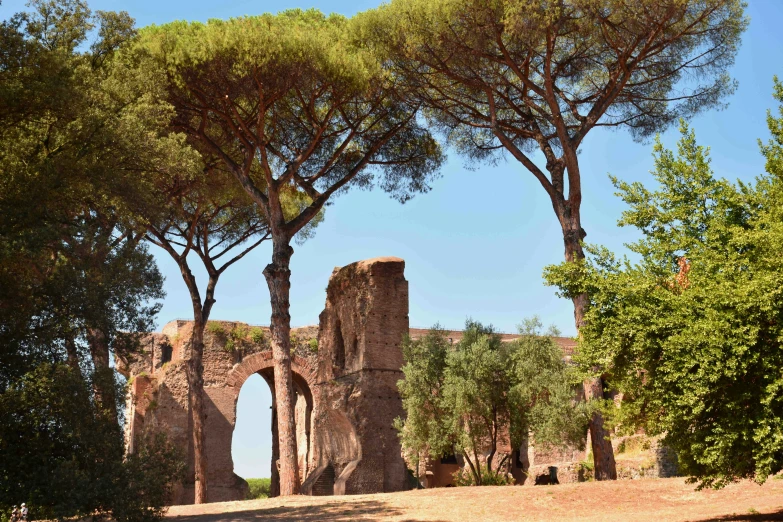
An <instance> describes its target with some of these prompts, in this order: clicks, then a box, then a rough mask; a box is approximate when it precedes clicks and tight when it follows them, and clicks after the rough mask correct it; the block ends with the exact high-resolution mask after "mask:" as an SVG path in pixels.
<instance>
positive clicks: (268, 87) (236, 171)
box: [135, 10, 442, 495]
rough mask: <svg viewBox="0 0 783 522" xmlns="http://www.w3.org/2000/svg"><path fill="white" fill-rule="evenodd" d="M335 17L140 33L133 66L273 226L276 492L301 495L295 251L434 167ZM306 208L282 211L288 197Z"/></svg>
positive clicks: (411, 117) (392, 91)
mask: <svg viewBox="0 0 783 522" xmlns="http://www.w3.org/2000/svg"><path fill="white" fill-rule="evenodd" d="M351 31H352V27H351V25H350V24H349V22H348V20H346V19H345V18H343V17H341V16H337V15H332V16H329V17H326V16H324V15H322V14H321V13H319V12H317V11H315V10H310V11H299V10H295V11H286V12H283V13H281V14H278V15H262V16H253V17H243V18H236V19H232V20H228V21H223V20H211V21H210V22H208V23H207V24H200V23H184V22H175V23H171V24H167V25H163V26H153V27H148V28H146V29H144V30H143V31H141V38H140V41H139V44H138V45H137V47H136V53H135V54H136V58H135V59H136V60H137V61H138V63H139V64H140V66H142V67H146V66H147V64H153V65H152V66H151V68H153V69H154V68H155V67H157V70H159V71H163V73H164V74H165V75H166V76H167V78H168V79H169V84H168V95H167V100H168V101H169V102H170V103H171V105H172V106H173V107H174V109H175V111H176V116H175V118H174V121H173V128H174V129H176V130H179V131H182V132H184V133H185V134H186V135H187V136H188V139H189V142H190V143H191V144H192V145H193V146H194V148H196V149H197V150H198V151H200V152H201V153H202V154H203V155H205V156H207V157H214V158H217V159H219V160H220V161H221V162H222V164H223V168H224V169H225V170H227V171H228V172H230V173H231V174H232V175H233V176H234V178H235V179H236V181H237V182H238V183H239V185H240V186H241V187H242V188H243V189H244V190H245V191H246V192H247V194H248V195H249V196H250V198H251V199H252V200H253V202H254V203H255V204H256V205H257V207H258V209H259V211H260V212H261V213H263V215H264V217H265V218H266V221H267V223H268V225H269V230H270V234H271V239H272V260H271V263H270V264H269V265H267V267H266V268H265V269H264V276H265V278H266V281H267V285H268V287H269V293H270V300H271V307H272V318H271V339H270V340H271V344H272V351H273V353H274V361H275V400H276V402H277V411H278V415H279V417H278V428H279V429H278V431H279V440H280V491H281V494H283V495H291V494H296V493H297V492H298V490H299V473H298V470H297V459H296V436H295V426H294V410H293V408H294V395H293V388H292V381H291V355H290V314H289V308H290V302H289V291H290V260H291V256H292V255H293V248H292V247H291V241H292V240H293V239H294V237H295V236H296V235H297V234H298V233H300V232H301V231H302V230H303V229H304V228H305V227H306V226H307V225H308V223H310V222H312V220H314V219H316V218H317V216H318V215H319V214H320V212H321V211H322V209H323V208H324V206H325V205H326V204H327V203H328V202H330V201H333V196H335V195H336V194H337V193H338V192H345V191H347V190H349V189H351V188H369V187H371V186H373V185H374V184H378V185H380V186H381V188H383V189H384V190H386V191H387V192H389V193H391V194H392V195H393V196H394V197H395V198H397V199H399V200H401V201H405V200H407V199H408V198H409V197H411V196H412V194H414V193H416V192H420V191H425V190H427V189H428V181H429V180H430V179H431V177H432V175H433V174H434V173H435V172H436V170H437V169H438V167H439V166H440V163H441V159H442V158H441V153H440V149H439V148H438V145H437V143H436V142H435V141H434V140H433V139H432V138H431V137H430V135H429V133H428V132H427V130H426V129H424V128H423V127H422V126H420V124H419V121H418V120H417V118H416V113H417V108H418V107H417V106H416V105H415V104H411V103H409V102H408V96H407V94H406V92H405V91H404V88H403V87H404V86H403V85H400V84H399V83H397V82H395V81H394V79H393V78H392V77H390V76H389V75H388V74H386V72H385V71H384V70H383V68H382V57H379V56H377V55H376V54H374V53H373V52H370V51H369V50H368V49H367V48H366V46H363V45H361V44H360V43H357V42H355V41H354V39H353V36H354V35H353V34H352V32H351ZM292 193H294V194H296V193H303V194H304V195H306V196H307V198H308V199H307V201H306V203H305V204H303V205H302V206H301V208H299V209H298V211H297V212H296V213H295V214H293V215H287V214H286V212H285V206H286V204H285V201H286V195H287V194H292Z"/></svg>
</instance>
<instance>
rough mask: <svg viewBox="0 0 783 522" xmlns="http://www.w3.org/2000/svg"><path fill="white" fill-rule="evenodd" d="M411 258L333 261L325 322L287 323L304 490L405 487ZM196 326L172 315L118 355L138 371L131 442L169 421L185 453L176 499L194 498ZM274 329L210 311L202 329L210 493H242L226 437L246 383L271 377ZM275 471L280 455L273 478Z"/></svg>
mask: <svg viewBox="0 0 783 522" xmlns="http://www.w3.org/2000/svg"><path fill="white" fill-rule="evenodd" d="M404 269H405V262H404V261H403V260H402V259H399V258H391V257H387V258H377V259H370V260H367V261H361V262H358V263H353V264H351V265H348V266H346V267H343V268H337V269H335V271H334V272H333V274H332V277H331V279H330V281H329V286H328V288H327V299H326V308H325V310H324V312H323V313H322V314H321V317H320V325H319V327H318V328H317V329H316V328H315V327H306V328H300V329H294V330H292V339H295V340H296V343H295V347H294V348H293V363H292V371H293V376H294V388H295V392H296V394H297V404H296V424H297V444H298V454H299V464H300V477H301V479H302V481H303V492H304V493H306V494H351V493H376V492H388V491H399V490H402V489H404V488H405V487H406V484H407V481H406V468H405V463H404V461H403V459H402V456H401V450H400V445H399V441H398V439H397V435H396V432H395V431H394V429H393V428H392V422H393V420H394V418H395V417H397V416H400V415H402V413H403V412H402V403H401V400H400V397H399V393H398V391H397V386H396V383H397V381H398V380H399V379H400V378H401V377H402V373H401V371H400V368H401V366H402V350H401V347H400V344H401V341H402V338H403V335H404V334H406V333H407V332H408V282H407V281H406V280H405V277H404ZM191 329H192V323H190V322H189V321H174V322H171V323H169V324H167V325H166V326H165V327H164V329H163V332H162V333H160V334H152V335H150V336H149V337H148V339H147V342H146V343H145V349H144V353H143V354H142V355H140V356H137V357H136V358H135V359H134V360H125V361H118V369H119V370H120V371H121V372H122V373H123V374H124V375H125V376H126V377H128V378H129V380H130V382H131V386H130V393H129V397H128V403H127V411H126V413H127V416H126V418H127V422H126V437H127V439H128V447H129V450H130V451H134V450H135V448H136V447H137V446H138V444H140V443H141V441H142V440H143V439H144V437H145V436H148V435H150V434H153V433H156V432H163V433H166V434H167V435H168V437H169V438H170V440H171V441H172V442H173V443H174V444H176V445H177V446H178V447H179V448H181V449H182V452H183V455H184V456H185V457H186V459H187V463H188V472H187V475H186V479H185V481H184V482H183V483H182V484H180V485H178V486H177V488H176V490H175V492H174V498H173V499H172V503H173V504H186V503H192V502H193V500H194V487H193V476H194V475H193V444H192V440H191V436H190V433H191V429H190V414H189V411H188V393H189V390H188V384H187V379H186V375H185V360H186V359H187V357H188V353H189V350H190V346H189V339H190V332H191ZM268 339H269V332H268V330H267V329H264V328H250V327H248V326H247V325H244V324H242V323H234V322H223V321H221V322H212V321H211V322H210V325H208V327H207V330H206V332H205V346H204V394H205V405H206V420H205V430H206V434H207V441H206V455H207V463H208V468H207V470H208V480H209V482H208V484H209V488H208V501H210V502H219V501H226V500H239V499H244V498H245V496H246V492H247V484H246V483H245V481H244V480H243V479H242V478H240V477H238V476H237V475H235V474H234V472H233V469H234V463H233V460H232V457H231V439H232V436H233V430H234V427H235V425H236V404H237V399H238V398H239V391H240V388H241V387H242V384H243V383H244V382H245V380H246V379H247V378H248V377H249V376H251V375H253V374H255V373H258V374H260V375H261V376H262V377H264V378H265V379H266V380H267V382H271V381H272V377H273V364H272V358H271V350H270V346H269V342H268ZM272 393H273V394H274V390H272ZM275 414H276V412H274V411H273V419H275V418H276V415H275ZM270 428H271V429H273V431H274V426H271V427H270ZM273 455H276V448H275V447H273ZM273 460H274V459H273ZM276 471H277V470H276V469H275V463H274V462H273V463H272V470H271V473H272V477H273V481H274V480H275V477H276ZM273 489H274V484H273Z"/></svg>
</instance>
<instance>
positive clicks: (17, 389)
mask: <svg viewBox="0 0 783 522" xmlns="http://www.w3.org/2000/svg"><path fill="white" fill-rule="evenodd" d="M118 391H121V390H118ZM92 401H93V397H92V391H91V386H90V382H89V381H87V380H85V379H84V378H83V376H82V375H81V374H80V373H79V372H78V371H76V370H74V369H73V368H71V367H69V366H68V365H66V364H62V363H61V364H47V363H44V364H40V365H38V366H37V367H36V368H35V369H34V370H33V371H31V372H29V373H28V374H26V375H25V376H24V377H22V378H21V379H17V380H16V381H14V383H13V384H12V385H11V386H10V387H9V388H8V389H7V390H5V392H3V393H2V394H0V413H1V414H2V416H3V419H4V422H3V423H2V424H0V449H2V451H0V478H2V480H0V509H2V511H3V512H4V513H7V512H8V511H10V508H11V506H12V505H18V504H19V503H20V502H26V503H27V504H28V505H29V506H30V509H31V513H30V514H31V517H33V519H52V518H65V517H73V516H89V515H93V514H95V513H96V512H97V513H101V514H107V513H111V514H112V515H113V517H114V518H115V519H116V520H119V521H141V520H155V519H158V518H159V517H160V514H161V513H162V510H163V508H164V506H165V505H166V501H167V500H168V494H169V493H170V492H171V484H172V483H173V482H174V481H175V480H177V479H178V478H179V477H180V475H181V471H182V458H181V455H180V454H179V453H178V451H176V450H175V449H174V448H173V447H171V446H170V445H169V444H168V443H167V442H166V440H165V439H163V438H158V439H155V440H150V441H145V443H144V444H141V449H140V450H139V451H138V452H137V454H135V455H132V456H130V457H129V458H128V459H127V460H124V459H123V451H122V445H121V444H119V445H118V444H117V443H116V442H117V438H116V436H115V435H116V421H115V420H113V419H110V418H108V417H107V416H105V415H100V414H98V413H99V412H96V410H95V408H94V407H93V403H92Z"/></svg>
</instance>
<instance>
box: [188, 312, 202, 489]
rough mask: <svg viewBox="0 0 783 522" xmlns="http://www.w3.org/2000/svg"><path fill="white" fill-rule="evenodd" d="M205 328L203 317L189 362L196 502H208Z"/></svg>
mask: <svg viewBox="0 0 783 522" xmlns="http://www.w3.org/2000/svg"><path fill="white" fill-rule="evenodd" d="M204 326H205V323H204V322H203V321H202V320H201V317H199V318H198V319H196V321H195V322H194V324H193V332H192V334H191V337H190V347H191V350H190V354H189V355H190V357H189V358H188V361H187V376H188V389H189V390H188V391H189V393H188V402H189V406H190V416H191V420H192V422H193V460H194V467H195V479H196V480H195V490H196V491H195V502H196V504H204V503H206V502H207V454H206V451H205V449H206V448H205V447H204V446H205V442H206V440H205V437H204V364H203V358H204V355H203V354H204Z"/></svg>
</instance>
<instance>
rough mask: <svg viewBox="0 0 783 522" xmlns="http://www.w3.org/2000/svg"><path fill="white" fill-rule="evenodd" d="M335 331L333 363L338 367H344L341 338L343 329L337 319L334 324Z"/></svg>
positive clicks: (343, 346)
mask: <svg viewBox="0 0 783 522" xmlns="http://www.w3.org/2000/svg"><path fill="white" fill-rule="evenodd" d="M335 333H336V334H337V339H335V346H334V365H335V366H337V367H338V368H345V340H343V329H342V325H341V324H340V320H339V319H338V320H337V324H336V325H335Z"/></svg>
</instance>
